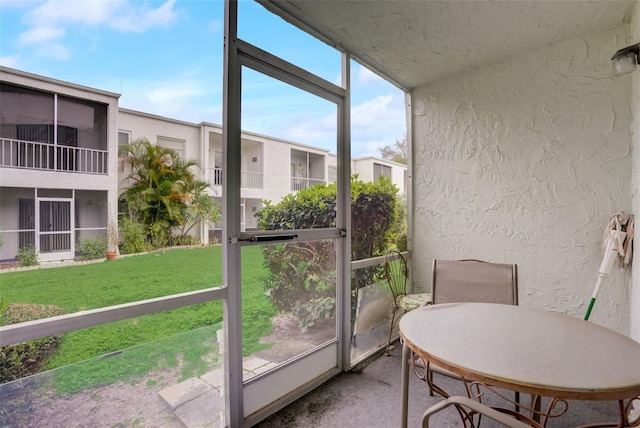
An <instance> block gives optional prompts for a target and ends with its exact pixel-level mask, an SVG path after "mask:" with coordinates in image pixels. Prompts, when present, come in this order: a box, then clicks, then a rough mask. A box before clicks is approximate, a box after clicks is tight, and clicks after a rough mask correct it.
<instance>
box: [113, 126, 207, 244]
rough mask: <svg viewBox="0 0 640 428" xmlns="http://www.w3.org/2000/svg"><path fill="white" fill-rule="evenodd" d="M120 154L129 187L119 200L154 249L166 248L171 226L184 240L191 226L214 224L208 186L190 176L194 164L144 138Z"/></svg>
mask: <svg viewBox="0 0 640 428" xmlns="http://www.w3.org/2000/svg"><path fill="white" fill-rule="evenodd" d="M122 153H123V155H124V156H123V158H122V161H123V167H124V168H125V170H127V171H129V173H128V174H127V176H126V177H125V180H126V181H128V182H129V183H130V185H129V186H128V187H127V188H126V189H125V190H124V192H123V193H122V194H121V195H120V199H121V200H122V201H123V202H124V203H125V205H126V207H127V210H128V214H129V217H130V218H132V219H134V220H136V221H138V222H140V223H142V224H143V225H144V226H145V227H146V229H147V233H148V237H149V238H150V239H151V242H152V244H153V245H154V246H163V245H166V243H167V241H168V239H169V237H170V236H171V228H172V227H174V226H179V227H180V229H181V235H180V236H181V237H184V236H185V235H186V234H187V233H188V232H189V230H190V229H191V228H192V227H193V226H194V225H195V224H198V223H201V222H203V221H204V222H211V221H217V219H218V217H219V209H217V207H216V205H215V204H213V203H212V201H211V200H210V198H209V197H208V196H207V195H206V193H205V190H206V189H207V188H208V187H209V185H208V184H207V183H206V182H204V181H201V180H199V179H198V178H197V176H196V174H195V173H194V169H195V168H197V167H198V163H197V162H196V161H194V160H185V159H183V158H181V157H180V156H179V155H178V153H177V152H176V151H175V150H172V149H167V148H163V147H160V146H157V145H154V144H151V143H150V142H149V140H147V139H144V138H143V139H138V140H135V141H133V142H131V143H130V144H128V145H126V146H123V147H122ZM204 198H207V199H209V201H206V200H205V199H204Z"/></svg>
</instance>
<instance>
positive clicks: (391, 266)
mask: <svg viewBox="0 0 640 428" xmlns="http://www.w3.org/2000/svg"><path fill="white" fill-rule="evenodd" d="M407 273H408V271H407V260H406V259H405V258H404V256H403V255H402V253H400V252H399V251H396V250H389V251H387V253H386V254H385V256H384V276H385V278H386V279H387V282H388V283H389V288H390V289H391V294H392V295H393V298H394V300H395V299H396V298H397V297H398V296H403V295H405V294H407Z"/></svg>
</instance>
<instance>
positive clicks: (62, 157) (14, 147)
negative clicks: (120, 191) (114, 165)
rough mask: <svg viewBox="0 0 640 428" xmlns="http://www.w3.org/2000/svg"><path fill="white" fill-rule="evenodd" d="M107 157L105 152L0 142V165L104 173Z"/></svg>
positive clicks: (6, 141) (33, 143) (5, 140)
mask: <svg viewBox="0 0 640 428" xmlns="http://www.w3.org/2000/svg"><path fill="white" fill-rule="evenodd" d="M108 154H109V152H107V151H106V150H95V149H85V148H80V147H70V146H58V145H53V144H47V143H36V142H33V141H22V140H13V139H8V138H3V139H2V140H1V143H0V166H3V167H13V168H25V169H40V170H50V171H67V172H82V173H86V174H107V172H108V171H107V159H108Z"/></svg>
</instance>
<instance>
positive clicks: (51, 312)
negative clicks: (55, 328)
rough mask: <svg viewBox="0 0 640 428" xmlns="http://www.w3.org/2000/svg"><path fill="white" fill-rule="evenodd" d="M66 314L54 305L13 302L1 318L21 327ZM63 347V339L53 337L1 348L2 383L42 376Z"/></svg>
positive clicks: (0, 370) (0, 375) (0, 315)
mask: <svg viewBox="0 0 640 428" xmlns="http://www.w3.org/2000/svg"><path fill="white" fill-rule="evenodd" d="M63 313H64V312H63V310H62V309H60V308H58V307H57V306H53V305H32V304H26V303H10V304H8V305H6V307H5V308H4V310H3V311H2V313H1V314H0V317H1V319H2V321H3V323H6V324H17V323H21V322H26V321H31V320H35V319H40V318H48V317H53V316H56V315H62V314H63ZM59 346H60V336H49V337H43V338H42V339H37V340H31V341H29V342H23V343H17V344H14V345H8V346H2V347H0V383H6V382H11V381H13V380H16V379H20V378H23V377H25V376H30V375H33V374H36V373H38V372H39V371H40V368H41V367H42V366H43V365H44V364H45V363H46V362H47V360H48V359H49V358H50V357H51V356H52V355H53V354H54V353H55V352H56V351H57V350H58V347H59Z"/></svg>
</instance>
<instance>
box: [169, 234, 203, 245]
mask: <svg viewBox="0 0 640 428" xmlns="http://www.w3.org/2000/svg"><path fill="white" fill-rule="evenodd" d="M200 243H201V241H200V238H198V237H197V236H193V235H171V236H170V237H169V247H179V246H183V245H200Z"/></svg>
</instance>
